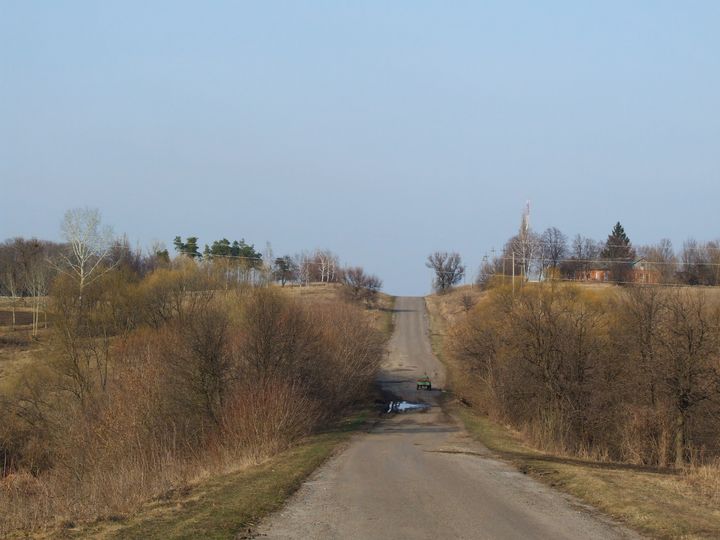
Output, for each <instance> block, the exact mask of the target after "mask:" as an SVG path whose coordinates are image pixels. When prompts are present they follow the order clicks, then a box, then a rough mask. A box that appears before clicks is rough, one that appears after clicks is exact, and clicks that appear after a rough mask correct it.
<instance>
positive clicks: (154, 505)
mask: <svg viewBox="0 0 720 540" xmlns="http://www.w3.org/2000/svg"><path fill="white" fill-rule="evenodd" d="M289 294H298V293H297V292H292V293H289ZM308 294H309V296H311V297H314V298H316V299H317V298H318V297H320V298H322V297H326V298H328V297H333V296H334V295H335V294H337V290H333V289H332V288H321V287H318V288H317V289H315V290H313V291H312V292H310V293H308ZM393 304H394V298H393V297H390V296H387V295H382V296H381V298H380V301H379V308H380V309H378V310H373V311H372V312H370V316H372V317H373V319H374V320H375V322H376V324H377V325H378V328H379V329H380V330H381V331H383V333H384V334H385V335H386V336H387V337H388V338H389V337H390V335H391V334H392V328H393V322H392V306H393ZM371 420H372V413H371V412H370V409H368V410H366V411H363V412H361V413H358V414H356V415H354V416H352V417H349V418H346V419H345V420H344V421H343V422H340V423H338V424H337V425H336V426H334V427H333V428H331V429H329V430H327V431H326V432H324V433H320V434H317V435H314V436H311V437H308V438H307V439H305V440H304V441H302V442H301V443H300V444H298V445H296V446H294V447H292V448H290V449H289V450H287V451H285V452H282V453H280V454H278V455H276V456H274V457H272V458H271V459H269V460H267V461H266V462H264V463H262V464H260V465H257V466H253V467H248V468H247V469H243V470H241V471H239V472H234V473H229V474H225V475H221V476H216V477H214V478H211V479H209V480H206V481H203V482H201V483H199V484H197V485H194V486H190V487H188V489H186V490H184V491H183V492H182V493H176V494H172V495H171V496H169V497H166V498H164V499H158V500H155V501H151V502H149V503H148V504H147V505H145V507H144V508H143V509H141V510H140V511H139V512H138V513H137V514H135V515H134V516H131V517H129V518H127V519H117V520H105V521H101V522H98V523H97V524H94V525H92V526H89V527H83V528H80V529H67V530H66V531H65V533H66V535H67V536H68V537H70V538H123V539H126V538H127V539H135V538H136V539H138V540H139V539H155V538H157V539H166V538H167V539H171V538H176V539H180V538H188V539H189V538H208V539H232V538H238V537H239V538H242V537H243V536H244V534H243V533H248V536H249V532H250V531H251V530H252V528H253V526H254V525H255V524H257V523H258V521H259V520H260V519H261V518H262V517H264V516H266V515H267V514H269V513H271V512H273V511H276V510H278V509H279V508H281V507H282V505H283V503H284V502H285V500H286V499H287V498H288V497H289V496H290V495H292V494H293V493H294V492H295V491H296V490H297V489H298V488H299V487H300V486H301V485H302V483H303V481H304V480H305V479H306V478H307V477H308V476H309V475H310V474H311V473H312V472H313V471H315V470H316V469H317V468H318V467H319V466H320V465H322V464H323V463H324V462H325V461H326V460H327V459H328V458H329V457H330V456H332V455H333V454H334V453H335V452H336V451H337V450H338V449H339V448H340V447H341V446H342V444H343V443H345V442H347V441H348V439H349V438H350V436H351V435H352V434H353V433H355V432H358V431H360V430H362V429H364V428H365V426H366V425H367V423H368V422H369V421H371Z"/></svg>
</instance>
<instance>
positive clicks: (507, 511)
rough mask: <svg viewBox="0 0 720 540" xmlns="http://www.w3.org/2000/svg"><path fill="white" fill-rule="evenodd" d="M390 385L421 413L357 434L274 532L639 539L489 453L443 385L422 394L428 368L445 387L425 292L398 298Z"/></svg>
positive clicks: (270, 527)
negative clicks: (442, 399) (447, 409)
mask: <svg viewBox="0 0 720 540" xmlns="http://www.w3.org/2000/svg"><path fill="white" fill-rule="evenodd" d="M395 309H396V311H397V313H396V326H395V334H394V335H393V338H392V340H391V343H390V355H389V358H388V360H387V362H386V365H385V366H384V371H383V373H382V374H381V378H380V383H381V384H382V386H383V389H384V390H385V391H387V392H391V393H393V394H394V395H395V396H396V397H398V398H400V399H405V400H408V401H412V402H425V403H427V404H428V405H429V406H430V407H429V408H428V409H427V410H425V411H422V412H405V413H399V414H396V415H388V417H387V418H386V419H384V420H383V421H381V422H380V423H379V424H378V425H377V426H376V427H375V428H373V429H372V430H371V431H370V432H369V433H367V434H365V435H363V436H360V437H358V438H357V439H356V440H355V441H354V442H353V443H352V444H351V445H350V446H349V447H348V448H347V449H346V450H345V451H344V452H342V453H341V454H340V455H338V456H336V457H335V458H333V459H332V460H331V461H330V462H328V463H327V464H326V465H325V466H324V467H322V468H321V469H320V470H319V471H318V472H316V473H315V474H314V475H313V476H312V477H311V479H310V480H309V481H308V482H306V483H305V484H304V485H303V487H302V488H301V489H300V490H299V491H298V493H297V494H296V495H295V497H293V499H292V500H291V501H290V503H289V504H288V505H287V506H286V507H285V508H284V509H283V510H282V511H281V512H279V513H278V514H276V515H274V516H272V517H270V518H269V519H268V520H267V521H266V522H265V523H264V524H263V525H262V526H261V527H260V530H259V535H260V536H261V537H265V538H273V539H281V538H283V539H287V538H293V539H305V538H308V539H310V538H312V539H331V538H332V539H350V540H354V539H377V538H393V539H403V538H413V539H418V538H448V539H449V538H467V539H471V538H472V539H482V538H548V539H554V540H557V539H563V538H567V539H577V538H583V539H590V538H598V539H600V538H602V539H612V538H635V537H636V536H635V535H634V534H633V533H631V532H629V531H627V530H625V529H623V528H621V527H619V526H617V525H615V524H613V523H611V522H610V520H607V519H605V518H602V517H599V516H594V515H592V514H591V513H589V512H588V511H587V510H586V509H583V508H581V507H580V505H579V504H578V503H577V502H575V501H574V500H572V499H571V498H569V497H567V496H565V495H563V494H560V493H558V492H555V491H554V490H552V489H550V488H548V487H546V486H544V485H542V484H540V483H538V482H536V481H534V480H532V479H531V478H528V477H527V476H525V475H523V474H521V473H519V472H518V471H516V470H515V469H513V468H512V467H510V466H508V465H507V464H505V463H502V462H500V461H498V460H496V459H494V458H493V457H492V454H491V453H490V452H489V451H488V450H487V449H485V448H484V447H483V446H481V445H479V444H478V443H476V442H473V441H471V440H470V438H469V437H468V436H467V434H466V433H465V431H464V430H463V429H462V428H461V427H460V426H459V425H458V424H457V423H455V422H454V421H453V420H452V419H451V418H450V417H448V416H447V415H445V414H444V413H443V412H442V410H441V409H440V408H439V406H438V402H437V400H438V397H439V396H440V392H438V391H436V390H434V391H432V392H423V391H419V392H418V391H417V390H416V389H415V378H416V377H418V376H420V375H423V374H425V373H427V374H428V375H429V376H430V377H431V378H432V381H433V385H434V386H437V387H438V388H442V385H443V383H444V377H445V374H444V370H443V367H442V365H441V364H440V363H439V362H438V361H437V359H436V358H435V357H434V355H433V354H432V351H431V349H430V342H429V338H428V330H427V329H428V324H427V316H426V313H425V303H424V300H423V299H422V298H398V300H397V302H396V305H395Z"/></svg>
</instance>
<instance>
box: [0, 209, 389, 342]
mask: <svg viewBox="0 0 720 540" xmlns="http://www.w3.org/2000/svg"><path fill="white" fill-rule="evenodd" d="M61 232H62V237H63V242H59V243H58V242H52V241H48V240H41V239H38V238H29V239H26V238H12V239H8V240H5V241H4V242H2V243H1V244H0V296H5V297H7V298H8V299H9V307H10V312H11V326H12V328H15V326H16V315H17V313H16V310H17V307H18V306H19V305H20V304H21V303H22V304H23V305H25V304H27V302H26V300H27V301H29V303H30V306H31V307H32V313H33V322H32V335H33V336H37V333H38V329H39V328H40V326H41V324H42V325H44V326H47V295H48V292H49V290H50V287H51V285H52V283H53V282H54V280H55V279H56V278H57V277H58V276H59V275H62V274H71V275H73V276H74V278H76V279H77V280H78V282H79V284H80V287H81V289H82V288H84V286H85V285H86V284H88V283H91V282H92V281H93V280H94V279H97V278H98V277H100V276H101V275H102V274H103V273H104V272H106V271H108V270H110V269H115V268H122V269H125V270H127V271H128V272H130V273H132V274H133V275H135V276H137V278H138V279H141V278H144V277H145V276H147V275H149V274H151V273H152V272H154V271H155V270H157V269H158V268H167V267H168V266H170V264H171V261H172V257H171V255H170V253H169V251H168V250H167V248H165V247H164V246H163V245H162V244H156V245H154V246H152V247H151V248H150V249H149V250H147V251H143V250H142V249H140V248H133V247H132V246H131V245H130V242H129V241H128V239H127V237H125V236H121V237H117V236H115V235H114V233H113V231H112V228H110V227H107V226H104V225H103V224H102V218H101V215H100V212H99V211H98V210H97V209H90V208H78V209H73V210H70V211H68V212H67V213H66V215H65V217H64V220H63V222H62V226H61ZM173 245H174V247H175V252H176V256H179V257H183V258H186V259H190V260H192V261H194V262H195V263H196V264H197V265H199V266H201V267H203V268H204V269H205V270H206V271H207V272H208V273H212V274H214V275H215V276H216V277H217V281H218V283H220V284H222V285H223V286H224V288H228V287H230V286H231V284H232V285H237V284H251V285H266V284H269V283H278V284H280V285H281V286H285V285H287V284H291V285H296V286H302V285H309V284H311V283H337V284H341V285H345V286H346V289H347V291H346V292H347V294H348V296H349V297H351V298H353V299H356V300H358V301H363V302H365V303H368V304H372V303H374V301H375V300H376V298H377V294H378V292H379V291H380V290H381V289H382V281H381V280H380V279H379V278H378V277H377V276H375V275H372V274H368V273H367V272H365V270H364V269H362V268H361V267H347V268H345V267H343V266H341V264H340V258H339V257H338V256H337V255H336V254H334V253H333V252H331V251H329V250H321V249H316V250H314V251H303V252H300V253H299V254H296V255H284V256H282V257H274V256H273V255H272V250H271V249H270V248H269V246H268V249H267V250H266V253H265V257H264V254H262V253H260V252H259V251H258V250H257V249H256V248H255V246H254V245H253V244H248V243H246V242H245V240H244V239H241V240H234V241H232V242H231V241H229V240H227V239H226V238H222V239H220V240H215V241H213V242H212V243H211V244H209V245H208V244H206V245H205V247H204V250H203V251H200V245H199V243H198V237H195V236H191V237H187V238H186V239H185V240H183V239H182V238H181V237H180V236H177V237H175V239H174V241H173Z"/></svg>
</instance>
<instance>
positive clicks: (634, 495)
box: [427, 291, 720, 539]
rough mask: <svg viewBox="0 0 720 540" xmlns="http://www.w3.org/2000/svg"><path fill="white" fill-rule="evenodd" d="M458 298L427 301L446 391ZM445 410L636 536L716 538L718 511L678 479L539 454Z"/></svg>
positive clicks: (469, 412)
mask: <svg viewBox="0 0 720 540" xmlns="http://www.w3.org/2000/svg"><path fill="white" fill-rule="evenodd" d="M465 292H467V291H465ZM461 294H463V292H462V291H455V292H453V293H451V294H450V295H446V296H444V297H438V296H433V297H428V298H427V305H428V310H429V312H430V321H431V327H432V338H433V340H432V341H433V349H434V350H435V353H436V354H437V355H438V357H439V358H441V360H442V361H443V362H444V363H445V365H446V366H447V369H448V381H449V385H450V387H451V389H452V390H454V389H455V385H457V386H460V387H462V386H463V384H462V383H463V381H465V380H466V376H464V375H465V370H464V369H463V368H462V366H459V365H457V364H456V363H454V362H453V361H452V359H450V358H447V357H445V356H444V355H443V349H442V348H443V338H444V336H445V332H446V330H447V328H448V326H449V325H450V324H452V321H454V320H457V318H459V317H461V316H462V307H461V303H460V296H461ZM473 294H475V295H477V294H478V293H477V292H473ZM463 391H465V389H463ZM448 408H449V410H450V411H451V412H452V413H453V414H454V415H456V416H457V417H459V418H460V419H461V420H462V421H463V423H464V424H465V426H466V428H467V430H468V432H469V433H470V435H471V436H472V437H473V438H475V439H476V440H478V441H480V442H482V443H483V444H484V445H485V446H487V447H488V448H489V449H491V450H493V451H494V452H496V453H497V454H498V455H499V456H500V457H501V458H502V459H505V460H507V461H510V462H511V463H513V464H514V465H515V466H516V467H517V468H518V469H520V470H521V471H523V472H525V473H528V474H531V475H532V476H534V477H535V478H538V479H539V480H541V481H543V482H545V483H548V484H550V485H551V486H554V487H556V488H558V489H561V490H563V491H566V492H568V493H570V494H572V495H574V496H576V497H578V498H579V499H581V500H582V501H584V502H586V503H589V504H591V505H592V506H594V507H595V508H598V509H600V510H602V511H603V512H604V513H606V514H608V515H611V516H613V517H615V518H616V519H618V520H620V521H623V522H625V523H626V524H628V525H629V526H630V527H632V528H634V529H636V530H638V531H640V532H643V533H645V534H648V535H650V536H653V537H656V538H688V539H689V538H720V508H718V506H717V504H716V503H714V502H713V501H712V499H710V498H709V497H707V496H705V495H703V494H702V493H701V492H700V491H699V490H698V489H695V488H694V487H693V485H692V484H691V483H690V482H688V481H687V480H686V478H684V477H682V476H680V475H678V474H675V473H672V472H668V471H654V470H644V469H642V468H639V467H632V466H627V465H622V464H612V463H598V462H593V461H585V460H581V459H574V458H565V457H562V456H555V455H552V454H547V453H543V452H539V451H537V450H535V449H533V448H531V447H529V446H528V445H526V444H524V442H523V440H522V438H521V436H520V435H519V434H517V433H515V432H513V431H512V430H511V429H509V428H507V427H505V426H502V425H500V424H498V423H496V422H493V421H492V420H490V419H489V418H488V417H487V416H485V415H483V414H481V413H480V412H478V411H476V410H474V409H472V408H471V407H466V406H463V405H461V404H460V403H459V402H458V401H457V400H454V401H453V402H451V403H450V404H449V405H448Z"/></svg>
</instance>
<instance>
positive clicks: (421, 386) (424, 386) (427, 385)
mask: <svg viewBox="0 0 720 540" xmlns="http://www.w3.org/2000/svg"><path fill="white" fill-rule="evenodd" d="M416 389H417V390H432V383H431V382H430V377H428V376H427V375H423V376H422V377H419V378H418V380H417V386H416Z"/></svg>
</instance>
